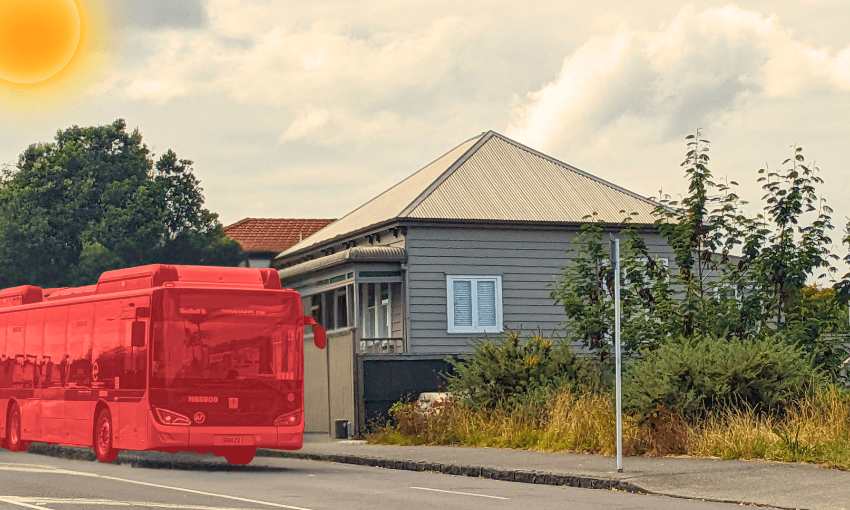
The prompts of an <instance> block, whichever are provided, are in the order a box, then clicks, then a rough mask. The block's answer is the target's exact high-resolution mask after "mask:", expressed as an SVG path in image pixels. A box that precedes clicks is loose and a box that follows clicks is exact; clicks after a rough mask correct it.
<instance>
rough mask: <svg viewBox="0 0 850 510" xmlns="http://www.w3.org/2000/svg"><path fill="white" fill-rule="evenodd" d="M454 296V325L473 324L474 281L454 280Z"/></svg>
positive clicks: (467, 325)
mask: <svg viewBox="0 0 850 510" xmlns="http://www.w3.org/2000/svg"><path fill="white" fill-rule="evenodd" d="M452 294H453V297H454V325H455V326H466V327H469V326H472V282H470V281H469V280H455V281H454V282H452Z"/></svg>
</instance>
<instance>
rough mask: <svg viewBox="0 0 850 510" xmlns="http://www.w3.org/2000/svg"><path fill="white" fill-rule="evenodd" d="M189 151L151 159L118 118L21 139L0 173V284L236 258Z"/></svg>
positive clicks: (49, 282) (83, 278)
mask: <svg viewBox="0 0 850 510" xmlns="http://www.w3.org/2000/svg"><path fill="white" fill-rule="evenodd" d="M191 164H192V162H191V161H188V160H180V159H178V158H177V156H176V155H175V154H174V152H172V151H170V150H169V151H168V152H166V153H165V154H164V155H162V156H161V157H160V158H159V160H158V161H157V162H156V164H154V162H153V160H152V155H151V154H150V151H149V150H148V148H147V146H146V145H145V144H144V143H142V135H141V133H140V132H139V131H138V130H133V131H132V132H128V131H127V128H126V123H125V122H124V120H123V119H118V120H116V121H115V122H113V123H112V124H109V125H105V126H96V127H79V126H72V127H71V128H68V129H65V130H60V131H58V132H57V134H56V137H55V143H39V144H33V145H30V146H29V147H28V148H27V149H26V150H25V151H24V152H23V153H22V154H21V155H20V157H19V159H18V162H17V165H16V168H15V170H14V171H13V172H10V173H9V175H8V176H6V178H5V179H4V182H2V183H0V240H2V245H0V286H3V287H5V286H13V285H23V284H32V285H40V286H44V287H62V286H69V285H80V284H89V283H93V282H94V281H96V279H97V277H98V275H99V274H100V273H101V272H102V271H105V270H109V269H116V268H120V267H130V266H135V265H141V264H149V263H157V262H159V263H189V264H199V263H211V264H218V265H236V264H237V263H238V262H239V261H240V260H241V255H240V254H239V247H238V244H237V243H236V242H235V241H232V240H230V239H228V238H227V237H226V236H225V235H224V232H223V230H222V227H221V224H220V223H219V222H218V220H217V215H215V214H213V213H210V212H209V211H208V210H206V209H204V208H203V195H202V194H201V191H202V190H201V188H200V187H199V182H198V180H197V179H196V178H195V177H194V175H193V173H192V168H191Z"/></svg>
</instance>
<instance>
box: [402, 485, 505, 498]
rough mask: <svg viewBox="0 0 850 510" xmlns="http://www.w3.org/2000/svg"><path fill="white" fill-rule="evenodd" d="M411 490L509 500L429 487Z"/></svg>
mask: <svg viewBox="0 0 850 510" xmlns="http://www.w3.org/2000/svg"><path fill="white" fill-rule="evenodd" d="M411 489H418V490H420V491H434V492H446V493H448V494H461V495H463V496H478V497H479V498H491V499H511V498H503V497H502V496H490V495H488V494H475V493H473V492H458V491H446V490H443V489H431V488H429V487H411Z"/></svg>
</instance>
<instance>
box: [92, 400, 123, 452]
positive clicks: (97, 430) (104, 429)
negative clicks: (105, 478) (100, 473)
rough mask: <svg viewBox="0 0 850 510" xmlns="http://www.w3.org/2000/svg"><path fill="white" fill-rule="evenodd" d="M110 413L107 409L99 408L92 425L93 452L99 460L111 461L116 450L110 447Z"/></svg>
mask: <svg viewBox="0 0 850 510" xmlns="http://www.w3.org/2000/svg"><path fill="white" fill-rule="evenodd" d="M112 436H113V434H112V415H111V414H110V412H109V409H101V410H100V413H98V415H97V421H95V426H94V454H95V455H97V460H99V461H101V462H112V461H113V460H115V457H117V456H118V450H117V449H115V448H113V447H112Z"/></svg>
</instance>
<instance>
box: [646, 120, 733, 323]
mask: <svg viewBox="0 0 850 510" xmlns="http://www.w3.org/2000/svg"><path fill="white" fill-rule="evenodd" d="M686 140H688V143H687V147H688V151H687V154H686V156H685V160H684V161H683V162H682V164H681V166H682V167H683V168H684V169H685V176H686V177H687V179H688V181H689V184H688V194H687V195H686V196H685V197H684V198H683V199H682V200H681V202H680V201H674V200H670V199H669V197H662V200H660V203H659V206H658V207H657V208H656V209H655V214H656V215H657V216H658V220H657V221H656V223H655V226H656V227H657V228H658V231H659V233H660V234H661V236H662V237H664V238H665V239H666V240H667V243H668V244H669V245H670V247H671V248H672V249H673V252H674V253H675V260H676V265H677V266H678V268H679V270H678V272H677V273H675V274H674V275H673V278H674V279H675V281H676V284H677V287H679V288H680V289H681V290H680V293H679V294H680V295H679V296H678V297H679V299H678V301H677V302H678V306H677V307H676V314H677V315H678V317H679V318H680V324H681V327H682V329H681V331H679V332H675V333H677V334H681V335H684V336H685V337H687V338H690V337H693V336H695V335H706V334H714V335H717V334H725V333H726V331H722V330H721V331H718V326H719V325H720V324H718V322H717V313H718V312H719V311H721V310H722V311H724V312H726V313H732V314H733V315H735V311H734V310H735V304H734V301H735V299H736V298H735V295H736V293H735V289H736V288H737V287H738V286H739V285H740V279H741V276H742V274H743V273H744V272H745V269H746V266H744V265H736V264H735V263H734V260H733V259H732V258H731V257H730V255H731V254H732V252H733V250H734V249H735V248H736V246H737V245H739V244H741V242H742V241H741V239H742V238H743V235H742V233H743V232H744V231H745V230H746V229H748V228H749V223H750V220H748V219H747V218H746V217H745V216H744V215H743V214H742V213H741V212H740V209H739V208H740V205H742V204H743V203H744V202H743V201H741V200H740V199H739V197H738V195H737V194H736V193H734V192H733V191H732V187H733V186H737V183H736V182H734V181H730V182H728V183H724V182H715V181H714V180H713V178H712V174H711V170H709V168H708V164H709V156H708V152H709V147H710V142H709V141H708V140H706V139H704V138H702V133H701V132H700V130H697V132H696V134H695V135H688V136H687V137H686ZM722 327H723V328H724V329H726V330H727V331H736V332H738V333H739V334H743V331H740V329H741V328H740V327H738V324H737V321H732V322H730V323H727V324H722ZM671 333H673V332H671Z"/></svg>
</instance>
